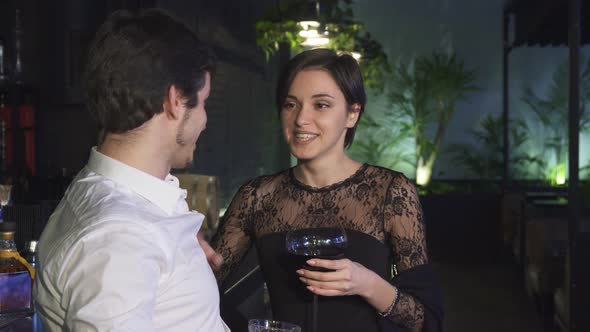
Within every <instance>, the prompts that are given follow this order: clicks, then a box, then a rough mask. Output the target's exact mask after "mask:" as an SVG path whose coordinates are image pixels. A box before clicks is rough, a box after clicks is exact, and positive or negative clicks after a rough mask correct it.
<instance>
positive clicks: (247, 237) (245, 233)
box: [211, 182, 257, 284]
mask: <svg viewBox="0 0 590 332" xmlns="http://www.w3.org/2000/svg"><path fill="white" fill-rule="evenodd" d="M256 201H257V199H256V187H255V186H254V185H253V184H252V182H249V183H246V184H244V185H243V186H242V187H241V188H240V189H239V190H238V192H237V193H236V195H235V196H234V198H233V199H232V202H231V203H230V205H229V207H228V209H227V211H226V212H225V214H224V216H223V218H222V220H221V223H220V225H219V228H218V229H217V233H216V234H215V236H214V237H213V239H212V241H211V244H212V246H213V249H215V251H216V252H218V253H220V254H221V255H222V256H223V260H224V263H223V265H222V266H221V268H220V269H219V270H217V271H216V272H215V276H216V278H217V280H218V282H219V283H220V284H223V282H224V280H225V278H226V277H227V276H228V275H229V273H230V272H231V271H232V270H234V268H235V267H236V266H237V265H238V264H239V263H240V261H241V260H242V258H243V257H244V255H245V254H246V252H247V251H248V249H249V248H250V246H251V244H252V238H253V233H254V230H253V218H254V214H255V205H256Z"/></svg>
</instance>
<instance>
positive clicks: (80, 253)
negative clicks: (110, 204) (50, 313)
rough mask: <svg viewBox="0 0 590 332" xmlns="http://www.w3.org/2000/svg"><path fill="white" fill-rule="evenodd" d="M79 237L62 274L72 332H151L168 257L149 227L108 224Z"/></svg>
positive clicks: (67, 323) (63, 302) (66, 260)
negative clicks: (159, 287)
mask: <svg viewBox="0 0 590 332" xmlns="http://www.w3.org/2000/svg"><path fill="white" fill-rule="evenodd" d="M108 224H109V225H103V226H102V227H96V230H93V231H89V232H87V233H86V234H85V235H83V237H81V238H80V239H79V240H78V241H77V242H76V245H75V247H74V248H72V249H71V250H70V251H69V253H68V254H67V255H68V256H69V257H68V258H67V259H65V260H64V266H63V268H62V271H63V272H62V274H61V276H62V278H61V279H62V281H61V282H62V283H63V284H64V287H63V289H64V294H63V296H62V303H61V305H62V306H63V307H64V310H65V311H66V317H65V322H64V324H65V326H64V327H65V328H66V330H69V331H153V330H154V325H153V314H154V309H155V304H156V294H157V291H158V284H159V280H160V275H161V273H162V272H163V271H164V270H165V262H166V257H165V255H164V252H163V251H162V250H161V249H159V247H158V241H157V239H156V237H155V236H154V234H153V233H152V232H150V231H148V230H147V229H146V228H145V226H140V225H133V224H130V223H118V222H108Z"/></svg>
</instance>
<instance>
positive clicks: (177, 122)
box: [34, 10, 229, 332]
mask: <svg viewBox="0 0 590 332" xmlns="http://www.w3.org/2000/svg"><path fill="white" fill-rule="evenodd" d="M213 67H214V64H213V60H212V57H211V55H210V53H209V51H208V50H207V49H206V48H205V47H204V46H203V45H202V43H201V42H200V41H199V40H198V39H197V37H196V36H195V35H194V34H193V33H192V32H191V31H190V30H189V29H188V28H186V27H185V26H184V25H183V24H181V23H179V22H178V21H176V20H174V19H172V18H171V17H169V16H168V15H166V14H165V13H163V12H161V11H158V10H147V11H143V12H141V13H139V14H136V15H133V14H131V13H129V12H125V11H121V12H117V13H114V14H113V15H111V16H110V17H109V18H108V20H107V21H106V22H105V23H104V24H103V25H102V26H101V28H100V29H99V31H98V32H97V34H96V36H95V39H94V42H93V44H92V46H91V48H90V50H89V59H88V63H87V66H86V71H85V79H86V83H87V93H88V96H87V97H88V108H89V110H90V111H91V113H92V114H93V115H94V116H95V118H96V119H97V120H98V124H99V126H100V128H101V135H100V139H99V145H98V147H97V148H93V149H92V150H91V152H90V159H89V161H88V164H87V165H86V167H85V168H84V169H82V170H81V171H80V173H79V174H78V175H77V176H76V178H75V179H74V180H73V182H72V184H71V185H70V187H69V188H68V190H67V192H66V194H65V196H64V198H63V199H62V201H61V203H60V204H59V206H58V207H57V209H56V211H55V212H54V213H53V215H52V216H51V218H50V220H49V222H48V224H47V226H46V228H45V230H44V232H43V235H42V236H41V240H40V244H39V257H38V259H39V263H38V264H39V265H38V268H39V273H38V277H37V279H36V280H35V290H34V293H35V294H34V295H35V299H36V301H37V306H38V312H39V315H40V317H41V320H42V321H43V325H44V328H45V330H46V331H62V330H67V331H142V332H145V331H207V332H209V331H227V330H229V329H227V327H226V325H225V324H224V323H223V321H222V319H221V318H220V315H219V293H218V288H217V284H216V281H215V277H214V276H213V273H212V271H211V268H210V266H209V264H208V262H207V258H206V255H205V252H204V249H205V250H207V251H208V254H209V253H210V247H206V248H204V247H205V244H203V247H201V246H200V245H199V243H198V242H197V239H196V237H195V235H196V234H197V232H198V230H199V228H200V227H201V224H202V222H203V215H201V214H199V213H196V212H193V211H189V210H188V207H187V204H186V202H185V201H184V199H185V197H186V191H184V190H182V189H180V188H179V186H178V180H177V179H176V178H175V177H174V176H171V175H170V174H169V172H170V169H171V168H183V167H186V166H187V165H190V164H191V162H192V159H193V154H194V150H195V146H196V142H197V139H198V138H199V135H200V134H201V132H202V131H203V130H204V129H205V125H206V123H207V115H206V113H205V100H206V99H207V97H208V95H209V90H210V82H211V73H212V71H213ZM217 259H219V257H217ZM212 264H213V263H212Z"/></svg>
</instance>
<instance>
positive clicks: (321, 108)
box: [315, 103, 330, 110]
mask: <svg viewBox="0 0 590 332" xmlns="http://www.w3.org/2000/svg"><path fill="white" fill-rule="evenodd" d="M315 107H316V108H317V109H320V110H323V109H326V108H329V107H330V105H328V104H326V103H316V104H315Z"/></svg>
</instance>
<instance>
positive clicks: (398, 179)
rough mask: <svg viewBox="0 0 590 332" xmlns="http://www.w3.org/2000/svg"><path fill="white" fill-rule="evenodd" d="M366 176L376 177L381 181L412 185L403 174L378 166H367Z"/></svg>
mask: <svg viewBox="0 0 590 332" xmlns="http://www.w3.org/2000/svg"><path fill="white" fill-rule="evenodd" d="M366 175H367V176H369V177H377V178H379V179H381V180H386V181H387V180H389V181H391V182H392V183H398V184H405V183H407V184H412V181H411V180H410V179H409V178H408V177H407V176H406V175H405V174H404V173H402V172H398V171H396V170H392V169H390V168H387V167H383V166H378V165H371V164H367V172H366Z"/></svg>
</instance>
